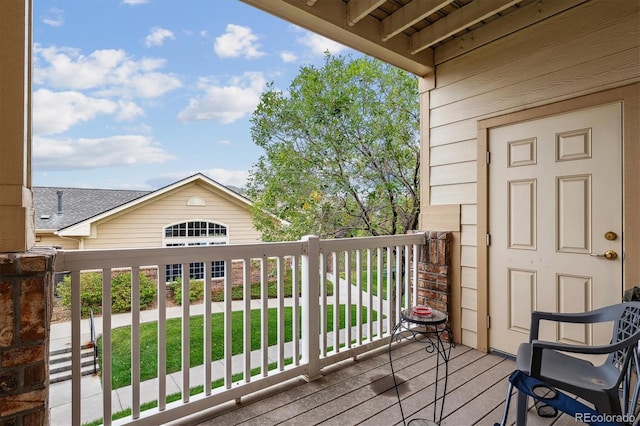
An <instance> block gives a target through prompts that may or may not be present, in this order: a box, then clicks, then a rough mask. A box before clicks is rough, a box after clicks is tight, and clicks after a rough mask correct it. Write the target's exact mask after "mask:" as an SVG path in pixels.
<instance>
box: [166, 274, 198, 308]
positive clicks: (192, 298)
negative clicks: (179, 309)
mask: <svg viewBox="0 0 640 426" xmlns="http://www.w3.org/2000/svg"><path fill="white" fill-rule="evenodd" d="M169 289H170V290H171V293H172V294H173V301H174V302H176V304H178V305H182V278H176V279H175V280H174V281H172V282H171V283H170V284H169ZM203 298H204V283H203V282H202V281H199V280H190V281H189V302H197V301H199V300H202V299H203Z"/></svg>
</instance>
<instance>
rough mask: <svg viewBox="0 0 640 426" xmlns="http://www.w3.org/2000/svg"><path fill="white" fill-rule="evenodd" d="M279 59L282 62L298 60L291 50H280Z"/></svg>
mask: <svg viewBox="0 0 640 426" xmlns="http://www.w3.org/2000/svg"><path fill="white" fill-rule="evenodd" d="M280 59H282V62H295V61H297V60H298V56H297V55H296V54H295V53H293V52H280Z"/></svg>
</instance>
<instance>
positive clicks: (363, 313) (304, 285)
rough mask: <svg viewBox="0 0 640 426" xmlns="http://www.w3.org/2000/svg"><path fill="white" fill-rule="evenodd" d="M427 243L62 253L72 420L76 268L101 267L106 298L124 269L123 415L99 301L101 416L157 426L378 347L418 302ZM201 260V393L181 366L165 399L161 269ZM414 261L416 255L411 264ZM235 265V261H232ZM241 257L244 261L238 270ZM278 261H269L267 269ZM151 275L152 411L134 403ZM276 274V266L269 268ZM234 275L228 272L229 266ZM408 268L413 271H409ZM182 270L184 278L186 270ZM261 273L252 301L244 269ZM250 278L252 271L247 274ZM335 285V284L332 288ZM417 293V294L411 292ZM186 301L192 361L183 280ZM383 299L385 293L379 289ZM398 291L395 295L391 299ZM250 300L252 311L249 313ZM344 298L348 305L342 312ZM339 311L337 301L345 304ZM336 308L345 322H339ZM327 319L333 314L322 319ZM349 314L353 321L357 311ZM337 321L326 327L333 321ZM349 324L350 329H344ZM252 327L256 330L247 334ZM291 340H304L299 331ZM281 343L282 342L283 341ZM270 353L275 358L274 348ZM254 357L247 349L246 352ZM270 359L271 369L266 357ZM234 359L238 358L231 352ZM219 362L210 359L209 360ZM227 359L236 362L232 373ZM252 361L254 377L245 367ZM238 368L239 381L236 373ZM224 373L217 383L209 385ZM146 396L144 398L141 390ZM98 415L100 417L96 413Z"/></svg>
mask: <svg viewBox="0 0 640 426" xmlns="http://www.w3.org/2000/svg"><path fill="white" fill-rule="evenodd" d="M424 243H425V234H424V233H415V234H407V235H397V236H383V237H365V238H348V239H333V240H320V239H318V238H317V237H314V236H308V237H304V238H303V239H301V240H300V241H294V242H280V243H259V244H246V245H245V244H243V245H226V246H206V247H170V248H153V249H122V250H61V251H59V253H58V255H57V259H56V267H55V268H56V271H57V272H69V273H70V275H71V280H72V283H71V289H72V290H71V292H72V297H71V298H72V305H73V307H72V326H71V332H72V342H71V343H72V371H73V377H72V401H73V402H72V407H71V410H72V413H71V418H72V423H73V424H81V423H82V421H81V419H82V418H83V417H85V418H86V416H83V415H82V413H81V403H80V401H81V398H82V389H81V380H80V379H81V372H80V346H81V344H82V342H81V331H80V329H81V327H80V324H81V300H80V299H81V291H80V276H81V273H83V272H86V271H101V272H102V287H103V300H105V301H108V300H111V276H112V272H113V271H115V270H121V269H128V270H130V271H131V277H132V279H131V281H132V282H131V297H132V304H131V305H132V309H131V314H130V315H131V366H132V367H131V400H130V401H128V404H126V403H125V405H128V406H129V407H131V415H129V416H127V417H124V418H122V419H119V420H114V421H113V422H112V420H111V418H112V414H114V413H112V386H111V383H112V340H111V337H112V336H111V334H112V333H111V330H112V323H111V319H112V315H111V305H110V303H103V306H102V365H101V375H102V384H103V401H102V402H103V403H102V407H103V409H102V418H103V419H104V424H106V425H109V424H112V423H114V424H142V423H145V424H149V423H154V424H159V423H164V422H168V421H173V420H176V419H179V418H182V417H184V416H187V415H190V414H194V413H198V412H200V411H204V410H207V409H210V408H212V407H214V406H216V405H218V404H221V403H224V402H228V401H232V400H236V401H239V400H240V398H242V397H243V396H245V395H248V394H250V393H252V392H255V391H258V390H261V389H264V388H266V387H269V386H272V385H275V384H278V383H281V382H283V381H286V380H289V379H291V378H294V377H297V376H305V377H306V378H307V379H308V380H313V379H314V378H316V377H319V375H320V374H321V370H322V368H324V367H326V366H328V365H331V364H334V363H337V362H340V361H342V360H344V359H347V358H352V357H356V356H357V355H359V354H361V353H364V352H367V351H370V350H372V349H375V348H377V347H379V346H381V345H385V344H387V343H388V341H389V333H390V331H391V330H392V328H393V325H394V324H395V323H396V322H397V321H398V320H399V312H400V310H401V308H403V307H405V306H408V305H409V304H410V302H411V300H416V294H415V292H416V291H417V289H416V286H411V283H412V282H417V271H418V268H417V263H416V262H417V260H418V258H419V253H418V250H419V248H420V246H421V245H423V244H424ZM212 261H223V262H225V277H224V286H223V292H224V301H223V302H222V305H223V309H222V311H223V318H224V320H223V322H224V327H223V329H224V338H223V343H224V350H223V353H224V358H223V360H222V366H223V367H222V371H219V368H218V369H217V370H216V372H217V373H219V374H218V376H217V377H214V376H216V375H215V374H214V372H213V367H212V363H213V361H214V360H212V359H211V348H212V344H213V343H214V342H212V337H211V330H212V323H211V318H212V301H211V288H212V279H211V278H210V277H211V271H210V269H209V268H210V267H211V262H212ZM195 262H203V263H204V265H205V273H204V276H205V279H204V280H203V286H204V301H203V309H204V311H203V313H204V318H203V334H204V342H203V345H204V347H203V350H204V357H203V360H202V361H203V375H204V377H203V378H202V380H203V381H204V386H203V391H202V392H201V393H198V394H195V395H190V388H191V387H193V386H194V384H193V383H192V382H191V380H190V374H189V369H188V368H186V369H185V368H183V370H182V371H181V376H182V384H181V399H180V400H178V401H174V402H171V403H167V402H166V399H167V396H168V395H167V393H168V390H167V377H168V375H167V371H166V365H167V349H166V342H167V329H166V323H167V317H166V312H167V300H166V296H165V294H166V265H175V264H182V270H183V271H188V270H189V264H190V263H195ZM410 262H413V265H412V267H410V266H411V265H410ZM234 265H235V266H236V268H233V266H234ZM238 265H241V268H239V267H238ZM269 265H275V267H273V266H272V267H271V268H270V267H269ZM149 268H155V269H156V271H157V285H158V287H157V310H158V326H157V333H158V353H157V359H158V373H157V375H158V378H157V395H155V397H156V399H157V401H158V404H157V407H156V408H153V409H149V410H144V411H142V410H141V405H142V404H141V379H140V364H141V352H140V341H141V337H140V322H141V321H140V279H139V273H140V271H141V270H148V269H149ZM287 268H290V269H291V283H292V289H293V290H292V295H291V296H290V297H285V296H284V289H285V275H286V272H287ZM274 270H275V271H274ZM232 271H234V272H232ZM238 271H241V278H242V279H241V282H242V284H241V285H242V286H243V293H242V294H243V297H242V300H240V301H232V295H231V290H232V286H233V281H234V277H236V280H237V277H238V274H239V272H238ZM409 271H412V274H411V275H412V276H409V275H410V273H409ZM183 275H184V274H183ZM270 275H271V276H273V277H274V278H272V280H275V283H276V286H277V297H276V298H275V299H273V298H272V299H269V296H268V293H267V290H268V282H269V278H270ZM255 276H258V277H259V279H258V281H259V283H260V297H259V299H254V300H253V301H252V300H251V294H250V286H251V281H252V277H255ZM253 279H254V280H255V278H253ZM331 288H332V289H333V291H332V292H331V291H330V289H331ZM411 291H413V293H411ZM182 294H183V300H184V301H185V303H183V304H182V311H181V321H182V327H181V330H182V331H181V333H182V335H181V341H182V348H181V354H182V355H181V356H182V366H188V365H190V361H191V360H190V359H189V357H190V354H189V345H190V343H189V342H190V322H191V315H192V314H191V310H192V307H191V306H190V304H189V303H186V301H188V300H189V299H188V297H189V296H188V295H189V278H188V277H183V278H182ZM385 294H386V296H383V295H385ZM396 296H397V297H396ZM256 303H257V305H258V309H257V310H256ZM345 306H347V307H351V309H346V308H345ZM341 307H342V308H341ZM270 308H271V309H275V311H276V317H277V321H276V327H277V331H276V334H277V342H276V344H275V345H274V344H271V345H270V344H269V340H268V336H269V323H268V312H269V309H270ZM289 308H290V309H291V320H290V321H291V322H292V324H291V325H290V328H291V330H292V331H291V335H289V336H286V335H285V326H286V324H285V322H286V320H285V310H286V309H289ZM234 310H235V311H241V312H242V314H241V315H242V336H236V335H234V334H233V332H232V313H233V311H234ZM341 310H343V312H344V318H345V321H344V323H345V324H347V326H342V327H341V326H339V324H340V323H339V321H340V318H341ZM255 315H259V320H260V321H259V323H260V348H259V349H258V350H253V351H252V347H251V337H252V329H251V324H252V316H255ZM330 315H331V316H330ZM354 315H355V318H354ZM331 323H332V324H333V326H332V327H331V326H330V324H331ZM349 324H355V325H354V326H348V325H349ZM254 334H255V333H254ZM296 336H300V337H299V338H297V337H296ZM234 339H242V343H243V353H242V354H241V355H240V359H241V362H240V364H241V365H240V366H238V365H237V364H238V360H237V359H236V361H235V365H234V354H233V353H232V344H231V343H232V341H233V340H234ZM287 340H288V341H289V342H288V343H286V342H287ZM274 354H275V355H274ZM252 355H253V356H252ZM270 357H271V358H272V359H273V358H274V357H275V359H276V362H275V368H274V366H273V365H272V366H271V367H272V369H271V370H270V369H269V367H270V366H269V358H270ZM235 358H237V357H235ZM215 365H216V366H219V365H220V363H219V362H218V363H217V364H215ZM234 366H235V367H236V368H235V370H234ZM256 368H259V369H260V372H259V373H258V374H256V373H255V371H254V372H253V375H252V370H254V369H256ZM234 372H241V373H242V379H240V380H236V381H234V380H233V374H234ZM217 378H222V379H223V383H224V384H223V385H222V386H220V387H216V388H212V381H213V380H215V379H217ZM147 396H148V395H145V397H147ZM92 414H95V415H96V416H95V417H96V418H97V417H99V416H98V415H97V414H98V413H92Z"/></svg>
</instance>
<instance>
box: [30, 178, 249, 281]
mask: <svg viewBox="0 0 640 426" xmlns="http://www.w3.org/2000/svg"><path fill="white" fill-rule="evenodd" d="M33 195H34V207H35V223H36V243H37V245H38V246H57V247H60V248H63V249H105V248H150V247H177V246H195V245H200V246H201V245H220V244H242V243H255V242H258V241H260V240H261V236H260V233H259V232H258V231H257V230H256V229H255V228H254V226H253V223H252V220H251V212H250V208H251V205H252V204H251V201H249V200H248V199H247V198H245V197H244V196H242V195H241V194H240V193H239V192H238V191H237V190H233V189H230V188H229V187H226V186H223V185H221V184H219V183H217V182H216V181H214V180H212V179H209V178H208V177H206V176H204V175H202V174H196V175H193V176H191V177H188V178H186V179H183V180H180V181H178V182H175V183H173V184H171V185H168V186H166V187H164V188H161V189H158V190H156V191H152V192H150V191H130V190H114V189H84V188H52V187H34V188H33ZM180 269H181V266H180V265H169V267H168V268H167V280H168V281H171V280H172V279H174V278H176V277H178V276H181V270H180ZM202 275H203V265H202V264H201V263H194V264H191V271H190V276H191V277H194V278H202ZM222 276H224V262H213V265H212V277H214V278H220V277H222Z"/></svg>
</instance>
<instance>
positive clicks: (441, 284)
mask: <svg viewBox="0 0 640 426" xmlns="http://www.w3.org/2000/svg"><path fill="white" fill-rule="evenodd" d="M452 238H453V235H452V234H451V233H450V232H437V231H429V232H427V241H426V244H425V245H424V249H423V251H422V253H421V255H420V259H418V283H417V286H418V300H416V304H417V305H428V306H431V307H433V308H436V309H438V310H441V311H444V312H447V313H450V308H451V306H450V305H449V296H450V294H451V291H450V290H451V289H450V287H451V244H452Z"/></svg>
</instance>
